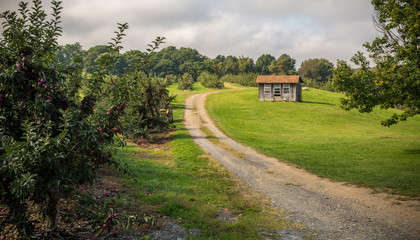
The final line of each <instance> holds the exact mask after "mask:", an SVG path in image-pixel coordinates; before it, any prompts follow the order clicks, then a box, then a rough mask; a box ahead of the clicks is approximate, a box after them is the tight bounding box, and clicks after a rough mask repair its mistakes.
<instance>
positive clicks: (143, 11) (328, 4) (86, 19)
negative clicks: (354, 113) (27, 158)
mask: <svg viewBox="0 0 420 240" xmlns="http://www.w3.org/2000/svg"><path fill="white" fill-rule="evenodd" d="M44 2H45V1H44ZM17 5H18V1H17V0H2V3H1V4H0V11H4V10H7V9H10V8H11V7H13V6H14V7H15V8H17ZM46 5H48V4H46ZM63 7H64V9H63V12H62V26H63V30H64V33H63V36H62V38H61V39H60V43H62V44H65V43H74V42H80V43H81V44H82V45H83V46H84V47H85V48H89V47H92V46H94V45H98V44H106V43H107V42H108V41H109V39H110V38H111V37H113V32H114V31H115V30H116V29H117V23H123V22H128V24H129V26H130V29H129V30H128V31H127V37H126V38H125V39H124V42H123V44H124V47H125V49H126V50H130V49H140V50H144V49H145V48H146V44H148V43H150V42H151V41H152V40H154V39H155V37H156V36H164V37H166V38H167V40H166V44H164V45H163V46H162V47H166V46H170V45H173V46H176V47H178V48H179V47H192V48H196V49H197V50H198V51H200V52H201V53H202V54H204V55H207V56H209V57H216V56H217V55H218V54H222V55H235V56H242V55H243V56H249V57H252V58H254V61H256V60H257V58H258V57H259V56H260V55H262V54H265V53H269V54H271V55H273V56H275V57H279V56H280V55H281V54H283V53H287V54H289V55H291V56H292V57H293V58H295V59H296V63H297V67H299V66H300V63H301V62H302V61H303V60H305V59H308V58H315V57H317V58H320V57H324V58H327V59H328V60H330V61H332V62H333V63H335V62H336V59H345V60H349V59H350V57H351V56H352V55H353V54H354V53H355V52H356V51H358V50H363V47H362V44H363V43H365V42H367V41H371V40H372V39H373V37H374V36H375V30H374V28H373V26H372V21H371V13H372V10H373V9H372V6H371V5H370V3H369V1H366V0H352V1H348V0H317V1H313V0H299V1H297V0H247V1H243V0H202V1H196V0H176V1H175V0H153V1H150V0H89V1H86V0H63Z"/></svg>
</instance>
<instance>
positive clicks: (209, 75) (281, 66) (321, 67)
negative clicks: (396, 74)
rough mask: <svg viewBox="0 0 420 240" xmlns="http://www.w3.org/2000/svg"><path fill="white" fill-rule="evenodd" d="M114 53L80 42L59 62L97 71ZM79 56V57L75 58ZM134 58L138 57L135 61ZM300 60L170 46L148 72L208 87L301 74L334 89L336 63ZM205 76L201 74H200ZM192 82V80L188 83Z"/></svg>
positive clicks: (120, 67)
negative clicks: (209, 52) (208, 53)
mask: <svg viewBox="0 0 420 240" xmlns="http://www.w3.org/2000/svg"><path fill="white" fill-rule="evenodd" d="M109 54H110V48H109V47H108V46H105V45H97V46H94V47H91V48H90V49H88V50H83V48H82V46H81V45H80V44H79V43H75V44H67V45H65V46H61V47H60V48H59V50H58V52H57V55H56V62H57V63H60V64H66V65H68V66H72V65H74V64H82V67H83V69H84V71H85V73H88V74H89V73H93V71H94V69H95V67H96V65H97V63H98V61H99V59H101V58H103V57H106V56H107V55H109ZM143 55H144V53H142V52H141V51H139V50H130V51H127V52H125V53H122V54H119V55H118V56H117V58H116V60H115V62H114V67H113V69H112V73H113V74H115V75H123V74H124V73H126V72H127V71H128V72H129V71H130V70H131V69H134V68H135V66H132V64H133V62H136V61H135V60H136V59H143V58H142V56H143ZM75 59H77V61H75ZM133 60H134V61H133ZM295 64H296V60H295V59H293V58H292V57H290V56H289V55H287V54H282V55H281V56H280V57H278V58H277V59H276V58H275V57H274V56H272V55H270V54H263V55H261V56H260V57H259V58H258V59H257V61H256V62H254V60H253V59H252V58H249V57H244V56H240V57H236V56H222V55H219V56H217V57H216V58H213V59H212V58H209V57H207V56H204V55H202V54H201V53H200V52H198V51H197V50H196V49H192V48H185V47H181V48H179V49H177V48H176V47H174V46H169V47H166V48H164V49H162V50H160V51H159V52H156V53H154V54H153V55H152V56H151V58H150V59H149V62H148V64H147V68H146V69H144V72H145V73H146V74H148V75H149V76H153V77H157V78H163V79H166V81H167V82H168V81H169V83H172V82H178V81H179V80H181V79H184V80H185V79H189V78H192V80H193V81H199V82H201V83H202V84H203V85H204V86H206V87H212V88H220V87H221V86H223V82H233V83H238V84H241V85H243V86H256V83H255V80H256V76H257V75H259V74H260V75H293V74H299V75H301V77H302V78H303V81H304V85H305V86H309V87H316V88H323V89H325V90H330V91H331V90H333V88H332V84H331V80H332V76H333V72H332V70H333V67H334V66H333V64H332V63H331V62H329V61H328V60H326V59H323V58H321V59H317V58H315V59H308V60H305V61H303V62H302V64H301V66H300V68H299V69H298V70H296V66H295ZM200 76H201V77H200ZM187 85H188V84H187Z"/></svg>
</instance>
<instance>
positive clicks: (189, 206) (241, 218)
mask: <svg viewBox="0 0 420 240" xmlns="http://www.w3.org/2000/svg"><path fill="white" fill-rule="evenodd" d="M186 97H187V94H182V95H178V96H177V99H176V100H175V101H174V102H173V108H174V110H175V111H174V119H175V121H174V127H175V129H176V131H174V132H172V133H171V136H170V138H171V141H169V142H168V143H166V144H164V145H159V146H154V147H152V148H150V147H148V148H140V147H138V146H136V145H133V144H131V145H128V146H127V147H125V148H123V149H122V151H120V152H119V154H118V157H119V158H120V159H121V161H122V162H123V163H127V164H128V166H129V169H130V171H131V172H132V173H134V174H136V175H137V176H138V177H137V179H138V181H137V182H134V181H133V180H132V179H130V178H128V177H125V178H124V179H123V180H122V181H123V182H125V184H127V185H128V186H130V187H131V188H134V189H135V190H134V191H135V193H136V195H137V196H138V198H139V199H140V201H141V202H142V203H144V204H145V205H147V206H148V207H149V208H151V210H153V211H158V212H160V213H162V214H164V215H167V216H170V217H172V218H175V219H179V220H180V221H181V222H182V224H183V225H184V226H185V227H187V228H189V229H193V228H198V229H200V235H199V236H192V238H194V239H263V238H264V237H265V234H268V235H272V233H273V232H276V231H278V230H282V229H294V230H299V228H300V227H299V226H298V225H296V224H294V223H292V222H289V221H286V220H285V219H284V218H282V214H283V213H282V212H280V211H278V210H275V209H273V208H271V207H270V206H269V204H270V203H269V201H267V200H265V199H263V198H261V197H260V196H258V195H257V194H255V193H253V192H252V191H250V189H248V188H247V187H245V186H244V185H243V184H241V183H240V182H239V181H238V180H235V179H234V178H233V177H232V176H231V175H230V173H229V172H228V171H227V170H226V169H225V168H223V167H222V166H220V164H219V163H218V162H217V161H215V160H213V159H211V158H209V157H207V156H206V155H205V154H204V153H203V151H202V150H201V149H200V148H199V147H198V146H197V145H196V144H195V143H194V141H193V140H192V139H191V137H190V136H189V134H188V132H187V130H186V129H185V127H184V125H183V123H182V119H183V115H184V100H185V98H186ZM263 233H264V234H263ZM302 235H304V234H303V233H302Z"/></svg>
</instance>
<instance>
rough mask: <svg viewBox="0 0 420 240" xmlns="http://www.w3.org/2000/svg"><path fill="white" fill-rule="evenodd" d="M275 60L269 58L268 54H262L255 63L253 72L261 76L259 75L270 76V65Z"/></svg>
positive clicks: (271, 57)
mask: <svg viewBox="0 0 420 240" xmlns="http://www.w3.org/2000/svg"><path fill="white" fill-rule="evenodd" d="M275 60H276V58H275V57H273V56H271V55H270V54H263V55H261V56H260V57H259V58H258V59H257V62H256V63H255V70H256V72H257V73H259V74H261V75H268V74H270V69H269V67H270V65H271V63H272V62H273V61H275Z"/></svg>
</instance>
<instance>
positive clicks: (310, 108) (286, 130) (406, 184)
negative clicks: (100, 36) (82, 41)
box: [207, 88, 420, 197]
mask: <svg viewBox="0 0 420 240" xmlns="http://www.w3.org/2000/svg"><path fill="white" fill-rule="evenodd" d="M342 96H343V95H341V94H337V93H331V92H326V91H321V90H317V89H310V91H304V92H303V102H300V103H289V102H259V101H257V89H256V88H247V89H244V90H240V91H228V92H222V93H218V94H213V95H210V96H208V98H207V109H208V111H209V114H210V115H211V118H212V119H213V120H214V121H215V122H216V124H217V125H218V126H219V127H220V128H221V129H222V130H223V131H224V132H225V133H227V135H229V136H230V137H233V138H234V139H236V140H238V141H240V142H242V143H244V144H246V145H248V146H252V147H254V148H255V149H257V150H258V151H260V152H262V153H264V154H267V155H269V156H273V157H276V158H278V159H280V160H282V161H286V162H290V163H293V164H295V165H296V166H298V167H300V168H304V169H307V170H309V171H310V172H313V173H315V174H317V175H319V176H322V177H327V178H331V179H334V180H338V181H345V182H349V183H354V184H357V185H362V186H368V187H371V188H374V189H378V190H381V191H384V190H385V191H391V192H393V193H399V194H402V195H406V196H410V197H419V196H420V117H419V116H417V117H415V118H410V119H409V120H408V121H406V122H401V123H399V124H397V125H395V126H391V127H389V128H388V127H383V126H381V125H380V121H381V120H384V119H385V118H387V117H389V116H390V115H392V113H393V112H395V111H397V110H387V111H385V110H375V111H374V112H372V113H370V114H361V113H358V112H357V111H344V110H342V109H341V108H340V103H339V98H340V97H342Z"/></svg>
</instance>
